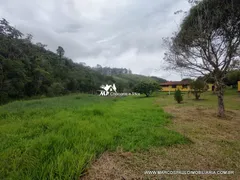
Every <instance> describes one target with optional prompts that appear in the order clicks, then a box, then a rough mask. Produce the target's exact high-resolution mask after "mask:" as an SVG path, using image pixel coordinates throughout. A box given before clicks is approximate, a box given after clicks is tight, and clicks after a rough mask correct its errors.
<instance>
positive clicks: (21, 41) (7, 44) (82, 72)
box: [0, 19, 154, 103]
mask: <svg viewBox="0 0 240 180" xmlns="http://www.w3.org/2000/svg"><path fill="white" fill-rule="evenodd" d="M32 38H33V37H32V35H30V34H27V35H26V36H24V35H23V34H22V33H21V32H20V31H19V30H17V29H15V28H14V27H12V26H10V25H9V23H8V22H7V21H6V20H5V19H2V20H0V103H5V102H8V101H9V100H14V99H22V98H25V97H33V96H40V95H44V96H56V95H63V94H67V93H71V92H84V93H96V91H97V90H98V89H99V87H100V85H101V84H104V83H116V85H117V88H118V90H119V91H124V89H125V90H126V89H130V88H131V87H132V83H136V81H133V80H128V79H127V78H123V77H120V80H119V79H118V78H116V76H115V77H114V76H107V75H106V74H103V73H101V72H99V71H97V70H96V69H94V68H91V67H87V66H85V65H84V64H78V63H74V62H73V61H72V60H71V59H68V58H66V57H64V49H63V48H62V47H61V46H59V47H58V48H57V47H56V49H57V51H56V53H53V52H51V51H49V50H46V46H47V45H44V44H42V43H36V44H34V43H33V42H32ZM128 72H129V74H131V70H128ZM119 74H120V75H121V73H119ZM119 74H118V75H119ZM108 75H112V74H108ZM136 76H137V75H136ZM124 79H125V80H124ZM149 79H151V80H154V79H152V78H149ZM123 81H124V82H123Z"/></svg>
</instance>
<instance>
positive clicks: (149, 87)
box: [134, 82, 161, 97]
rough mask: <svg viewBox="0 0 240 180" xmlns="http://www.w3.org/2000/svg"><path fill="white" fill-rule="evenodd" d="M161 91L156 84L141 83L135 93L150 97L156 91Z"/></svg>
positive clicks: (136, 87)
mask: <svg viewBox="0 0 240 180" xmlns="http://www.w3.org/2000/svg"><path fill="white" fill-rule="evenodd" d="M157 90H161V87H160V86H159V84H158V83H156V82H140V83H138V84H137V85H136V86H135V88H134V91H135V92H137V93H140V94H145V95H146V97H149V96H150V95H151V94H152V93H153V92H154V91H157Z"/></svg>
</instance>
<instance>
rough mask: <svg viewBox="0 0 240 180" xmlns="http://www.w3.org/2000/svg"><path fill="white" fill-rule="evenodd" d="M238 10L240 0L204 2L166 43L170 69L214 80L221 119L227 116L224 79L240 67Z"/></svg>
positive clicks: (239, 15) (208, 0)
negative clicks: (208, 76) (231, 71)
mask: <svg viewBox="0 0 240 180" xmlns="http://www.w3.org/2000/svg"><path fill="white" fill-rule="evenodd" d="M239 9H240V1H239V0H203V1H201V2H200V3H198V4H197V5H195V6H194V7H192V8H191V10H190V12H189V13H188V14H187V16H186V17H185V19H184V20H183V22H182V24H181V28H180V31H179V32H178V33H176V34H175V36H174V37H172V38H170V39H168V40H167V41H166V42H167V43H166V44H167V45H168V46H169V50H168V52H166V53H165V60H166V62H167V63H168V67H169V68H172V69H175V70H178V71H181V70H183V72H187V73H188V75H191V76H194V75H196V76H199V75H207V74H210V75H211V77H213V78H214V81H215V85H216V91H217V97H218V115H219V116H221V117H223V116H225V108H224V100H223V95H224V81H223V79H224V78H225V76H226V74H227V72H228V71H229V70H231V69H234V68H239V53H238V50H239V45H240V11H239Z"/></svg>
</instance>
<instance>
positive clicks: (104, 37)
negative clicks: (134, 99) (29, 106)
mask: <svg viewBox="0 0 240 180" xmlns="http://www.w3.org/2000/svg"><path fill="white" fill-rule="evenodd" d="M179 9H183V10H184V11H186V10H188V9H189V5H188V3H187V1H186V0H179V1H176V0H168V1H166V0H151V1H147V0H84V1H79V0H51V1H49V0H35V1H32V0H24V1H18V0H7V1H6V0H0V17H4V18H6V19H7V20H8V21H10V22H11V23H12V24H14V25H16V27H17V28H18V29H20V30H21V31H22V32H23V33H25V34H26V33H32V34H33V35H34V41H35V42H42V43H44V44H47V45H48V48H49V49H51V50H52V51H54V52H55V50H56V48H57V46H59V45H61V46H62V47H64V49H65V51H66V56H68V57H70V58H72V59H73V61H76V62H86V64H89V65H96V64H102V65H107V66H121V67H126V68H131V69H133V72H135V73H142V74H149V73H150V74H151V73H155V74H161V76H164V72H163V71H161V73H158V72H156V71H154V69H156V67H159V68H160V69H161V63H162V58H163V53H164V47H162V38H163V37H166V36H171V34H172V32H174V31H176V30H177V25H179V23H180V20H181V17H179V16H176V15H174V12H175V11H177V10H179ZM145 59H147V60H145ZM173 78H174V79H176V77H174V76H173Z"/></svg>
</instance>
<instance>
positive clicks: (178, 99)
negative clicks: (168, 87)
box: [174, 89, 183, 103]
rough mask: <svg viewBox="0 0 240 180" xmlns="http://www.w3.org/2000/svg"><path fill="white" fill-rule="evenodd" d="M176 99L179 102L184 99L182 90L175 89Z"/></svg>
mask: <svg viewBox="0 0 240 180" xmlns="http://www.w3.org/2000/svg"><path fill="white" fill-rule="evenodd" d="M174 99H175V100H176V101H177V102H178V103H181V102H182V101H183V97H182V92H181V91H180V90H179V89H178V90H177V91H175V94H174Z"/></svg>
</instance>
